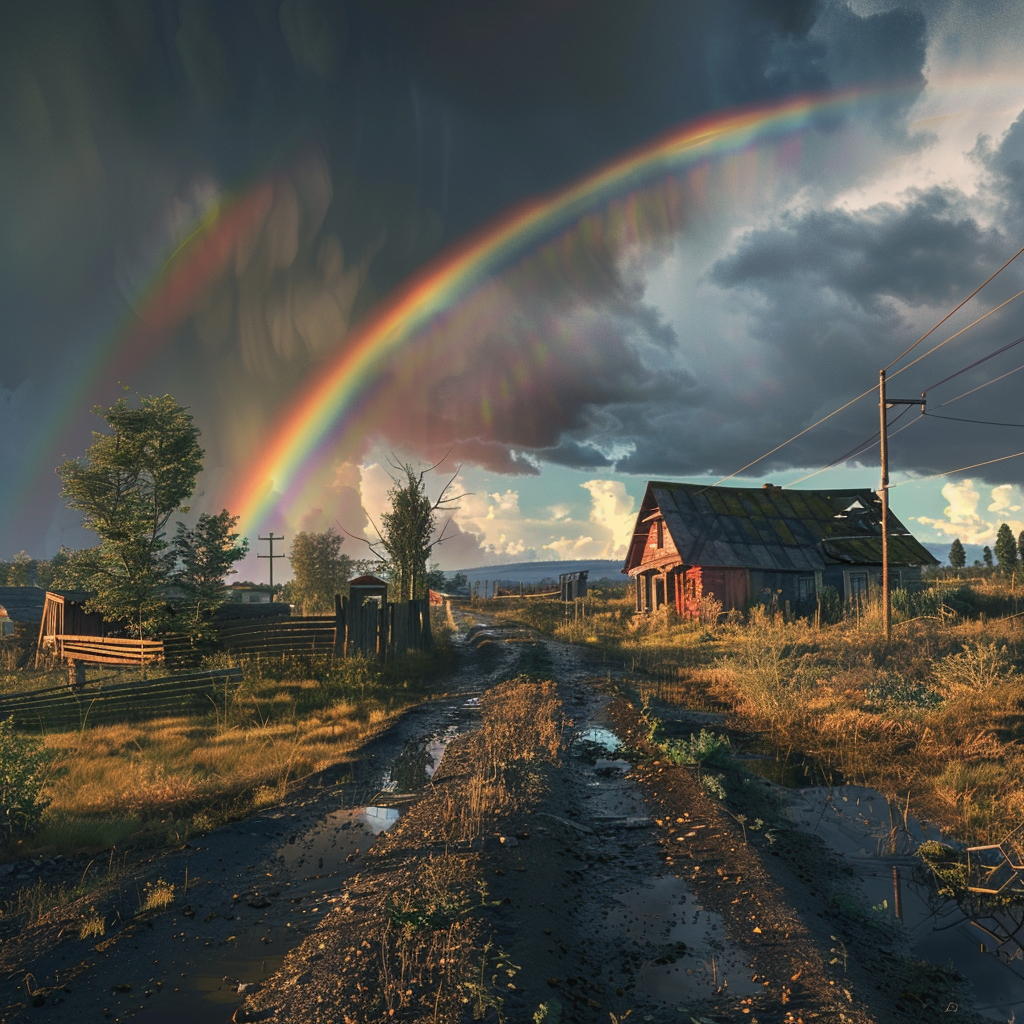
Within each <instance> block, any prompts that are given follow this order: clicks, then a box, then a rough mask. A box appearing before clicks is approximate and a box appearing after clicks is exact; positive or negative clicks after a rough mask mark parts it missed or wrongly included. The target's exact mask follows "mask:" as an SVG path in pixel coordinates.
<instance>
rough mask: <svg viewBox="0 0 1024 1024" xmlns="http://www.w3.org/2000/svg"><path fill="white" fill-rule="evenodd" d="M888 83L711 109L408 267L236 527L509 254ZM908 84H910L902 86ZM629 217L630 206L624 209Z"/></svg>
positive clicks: (255, 521) (270, 456)
mask: <svg viewBox="0 0 1024 1024" xmlns="http://www.w3.org/2000/svg"><path fill="white" fill-rule="evenodd" d="M900 91H902V90H894V89H893V87H892V86H891V85H889V86H887V87H885V88H884V89H883V88H872V89H865V88H861V89H856V90H849V91H846V92H839V93H830V94H827V95H814V96H800V97H796V98H790V99H788V100H785V101H783V102H779V103H775V104H772V105H769V106H758V107H751V108H745V109H742V110H733V111H730V112H726V113H720V114H716V115H714V116H712V117H709V118H707V119H705V120H701V121H697V122H691V123H689V124H687V125H685V126H683V127H682V128H679V129H676V130H673V131H670V132H668V133H667V134H665V135H662V136H661V137H659V138H657V139H655V140H654V141H652V142H650V143H648V144H646V145H644V146H642V147H640V148H638V149H636V150H634V151H632V152H630V153H627V154H626V155H624V156H622V157H620V158H618V159H616V160H613V161H612V162H610V163H608V164H606V165H605V166H604V167H602V168H600V169H599V170H597V171H596V172H594V173H592V174H590V175H588V176H586V177H585V178H582V179H581V180H579V181H577V182H575V183H574V184H572V185H569V186H568V187H566V188H564V189H561V190H559V191H557V192H554V193H552V194H551V195H548V196H545V197H543V198H539V199H534V200H531V201H529V202H525V203H523V204H521V205H519V206H516V207H514V208H513V209H511V210H509V211H508V212H506V213H505V214H504V215H502V216H501V217H499V218H498V219H497V220H495V221H493V222H491V223H490V224H488V225H486V226H485V227H483V228H482V229H481V230H479V231H477V232H476V233H475V234H473V235H471V236H469V237H468V238H466V239H464V240H462V241H461V242H459V243H457V244H455V245H454V246H452V247H451V248H449V249H447V250H446V251H444V252H443V253H441V254H440V255H439V256H438V257H436V258H435V259H434V260H433V261H431V262H430V263H428V264H427V265H426V266H424V267H423V268H422V269H421V270H420V271H419V272H417V273H416V274H415V275H413V276H412V277H411V278H410V279H409V280H408V281H407V282H406V283H405V284H404V285H403V286H402V287H401V288H400V289H399V290H398V291H397V292H396V293H395V294H394V295H393V297H392V298H391V299H390V301H386V302H385V303H383V304H382V305H381V306H380V307H378V309H377V310H376V311H375V312H374V313H373V314H371V315H370V316H369V317H368V319H367V320H366V321H365V322H364V323H363V324H361V325H360V326H359V327H358V328H357V329H356V331H355V332H354V333H353V334H352V335H351V336H350V337H349V338H347V339H346V340H345V343H344V348H343V349H342V350H341V351H340V352H339V353H338V354H337V355H336V356H335V357H334V358H333V361H331V362H329V363H328V364H327V365H326V366H324V365H321V366H318V367H317V369H316V371H315V373H314V374H313V380H312V381H311V382H310V383H309V384H308V385H306V386H305V387H304V389H303V390H302V391H301V392H300V394H299V395H298V397H297V398H296V399H295V400H293V401H292V402H291V403H290V405H289V407H288V408H287V410H286V411H285V413H284V414H283V416H282V417H281V418H280V419H279V420H278V422H277V423H276V424H275V426H274V427H273V429H272V430H271V431H270V432H269V438H268V440H267V441H266V442H265V443H264V447H263V450H262V453H261V455H260V457H259V458H258V459H257V460H256V462H255V463H254V464H253V465H251V466H250V467H248V469H247V471H246V474H245V476H244V477H243V478H242V479H241V480H239V481H238V482H237V483H236V484H235V486H234V487H233V488H232V490H231V491H230V492H229V494H228V495H227V501H226V502H225V504H226V507H228V508H229V509H231V510H232V511H233V512H237V513H238V514H239V515H240V528H241V530H242V531H243V532H245V531H249V532H251V531H252V530H254V529H256V528H258V527H259V526H260V523H261V522H262V521H263V520H264V519H265V517H266V516H267V514H268V513H269V512H270V511H271V510H272V509H273V508H274V506H275V505H276V503H277V502H278V501H280V499H281V498H282V497H283V496H284V494H285V493H286V492H288V491H289V490H290V489H292V488H293V487H294V486H295V485H296V483H297V481H298V480H299V479H300V478H301V476H302V474H303V472H304V471H307V472H308V468H309V466H310V465H311V464H312V463H313V461H314V460H315V459H316V456H317V454H318V452H319V451H320V449H321V448H322V447H323V446H324V445H325V444H326V443H327V442H328V441H329V440H331V439H336V440H337V439H338V438H339V437H340V441H339V442H338V444H339V447H340V450H342V451H344V450H346V449H347V448H349V447H351V446H352V442H354V441H355V440H356V438H362V437H365V435H366V432H367V431H368V428H369V418H370V412H369V405H370V402H371V399H373V398H374V397H375V395H376V393H377V391H379V390H380V387H381V386H382V383H383V381H384V380H385V376H384V374H383V371H384V368H385V364H386V362H387V360H389V358H390V357H392V356H394V355H395V354H396V353H398V352H399V351H400V350H402V348H403V346H406V345H408V344H410V343H411V342H412V340H413V339H415V338H416V337H417V336H418V335H420V334H422V333H423V332H424V331H426V330H428V329H429V328H430V327H431V326H433V325H434V324H435V323H436V322H437V321H438V320H439V319H440V318H442V316H444V315H446V314H449V313H450V311H452V310H453V309H454V308H455V307H457V306H458V305H459V304H460V303H462V302H464V301H465V300H466V299H467V298H468V297H470V296H471V295H472V294H473V293H474V292H475V291H478V290H479V289H481V287H482V286H484V285H485V284H486V283H487V282H488V281H490V280H492V279H493V278H494V277H495V275H497V274H499V273H500V272H502V271H504V270H507V269H508V268H509V267H510V266H512V265H513V264H514V263H515V261H516V260H518V259H522V258H523V257H524V255H526V254H528V253H530V252H531V251H533V250H536V249H537V248H538V247H539V246H541V245H544V244H545V243H549V242H551V241H552V240H553V239H555V238H556V237H557V236H558V235H559V233H561V232H564V231H566V230H567V229H568V228H570V227H572V226H574V225H581V227H582V229H583V230H586V224H587V220H588V218H590V217H591V216H592V215H593V214H594V212H595V211H597V210H601V209H602V208H604V207H606V206H607V205H608V204H610V203H612V202H615V201H622V199H623V197H626V202H627V205H628V201H629V197H630V196H632V195H634V194H637V193H639V192H640V191H641V190H643V189H645V188H649V187H650V186H651V184H652V182H655V181H657V180H659V179H666V178H671V177H673V176H675V175H678V174H679V173H680V172H682V171H684V170H692V169H694V168H696V167H698V166H699V165H700V164H702V163H705V162H706V161H708V160H710V159H713V158H715V157H718V156H721V155H724V154H728V153H734V152H737V151H742V150H744V149H745V148H747V147H748V146H750V145H752V144H753V143H755V142H759V141H761V140H763V139H765V138H768V137H773V136H778V135H785V134H787V133H791V132H796V131H799V130H800V129H801V128H803V127H804V126H806V125H807V124H808V122H809V121H810V119H811V118H813V117H814V116H815V115H820V114H822V113H830V112H841V111H843V110H844V109H846V108H850V107H853V106H855V105H857V104H859V103H862V102H864V101H865V100H870V99H872V98H875V97H878V96H881V95H888V96H891V95H893V93H894V92H900ZM907 91H908V93H911V94H912V93H913V92H914V91H916V87H911V86H908V87H907ZM627 215H628V214H627Z"/></svg>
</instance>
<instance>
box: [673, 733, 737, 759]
mask: <svg viewBox="0 0 1024 1024" xmlns="http://www.w3.org/2000/svg"><path fill="white" fill-rule="evenodd" d="M664 748H665V756H666V757H667V758H668V759H669V760H670V761H671V762H672V763H673V764H696V765H701V766H704V765H715V766H719V767H721V766H724V765H727V764H729V762H730V759H731V757H732V744H731V743H730V742H729V737H728V736H721V735H719V734H718V733H714V732H708V730H707V729H701V731H700V735H699V736H694V735H693V733H690V738H689V739H688V740H669V741H668V742H667V743H666V744H665V745H664Z"/></svg>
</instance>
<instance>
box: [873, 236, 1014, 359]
mask: <svg viewBox="0 0 1024 1024" xmlns="http://www.w3.org/2000/svg"><path fill="white" fill-rule="evenodd" d="M1021 253H1024V249H1020V250H1018V251H1017V252H1016V253H1014V255H1013V256H1011V257H1010V258H1009V259H1008V260H1007V261H1006V262H1005V263H1004V264H1003V265H1002V266H1001V267H1000V268H999V269H998V270H997V271H996V272H995V273H994V274H993V275H992V276H991V277H990V278H988V279H987V280H986V281H983V282H982V283H981V284H979V285H978V287H977V288H975V289H974V291H973V292H971V294H970V295H968V296H967V298H966V299H964V300H963V302H961V303H960V304H959V305H958V306H955V307H954V308H953V309H951V310H950V311H949V312H948V313H947V314H946V315H945V316H944V317H943V318H942V319H941V320H940V321H939V322H938V323H937V324H936V325H935V326H934V327H933V328H932V329H931V330H930V331H927V332H925V333H924V334H922V335H921V337H920V338H918V339H917V341H915V342H914V344H913V345H911V346H910V348H908V349H905V350H904V351H903V352H901V353H900V354H899V355H898V356H897V357H896V358H895V359H894V360H893V361H892V362H891V363H889V366H886V367H885V369H886V370H888V369H889V368H890V367H892V366H895V365H896V364H897V363H898V362H899V361H900V360H901V359H902V358H903V357H904V356H905V355H907V354H908V353H910V352H913V350H914V349H915V348H917V346H918V345H920V344H921V342H922V341H924V339H925V338H927V337H928V335H929V334H932V333H934V332H935V331H937V330H938V329H939V328H940V327H941V326H942V325H943V324H944V323H945V322H946V321H947V320H948V319H949V318H950V317H951V316H952V315H953V314H954V313H955V312H957V310H959V309H962V308H963V307H964V306H966V305H967V303H968V302H970V301H971V299H973V298H974V296H975V295H977V294H978V292H980V291H981V289H982V288H984V287H985V285H987V284H989V282H991V281H994V280H995V279H996V278H997V277H998V276H999V275H1000V274H1001V273H1002V272H1003V271H1004V270H1005V269H1006V268H1007V267H1008V266H1009V265H1010V264H1011V263H1012V262H1013V261H1014V260H1015V259H1016V258H1017V257H1018V256H1019V255H1020V254H1021ZM932 351H934V349H933V350H932ZM914 362H917V360H916V359H915V360H914ZM909 365H911V366H913V365H914V364H913V363H910V364H909ZM903 369H904V370H905V369H906V367H903ZM892 376H893V377H895V376H896V374H895V373H894V374H893V375H892Z"/></svg>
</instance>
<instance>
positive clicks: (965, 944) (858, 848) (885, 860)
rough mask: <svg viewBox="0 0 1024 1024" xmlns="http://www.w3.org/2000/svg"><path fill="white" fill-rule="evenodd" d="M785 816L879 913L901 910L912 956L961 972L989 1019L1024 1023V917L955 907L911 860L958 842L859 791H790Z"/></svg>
mask: <svg viewBox="0 0 1024 1024" xmlns="http://www.w3.org/2000/svg"><path fill="white" fill-rule="evenodd" d="M787 814H788V816H789V818H790V820H791V821H793V823H794V824H795V825H796V826H797V827H798V828H800V829H801V830H803V831H807V832H811V833H814V834H815V835H818V836H820V837H821V838H822V839H823V840H824V841H825V842H826V843H827V844H828V846H829V847H830V848H831V849H832V850H834V851H835V852H836V853H838V854H840V855H841V856H842V857H843V858H844V859H845V860H846V862H847V863H849V864H850V865H851V866H852V867H853V868H854V870H855V872H856V875H857V878H858V880H859V881H860V884H861V887H862V888H863V891H864V895H865V897H866V899H867V902H868V903H869V904H870V905H871V906H872V907H873V908H874V911H875V912H876V913H879V914H889V915H892V914H894V913H895V912H896V909H897V907H898V908H899V911H900V914H899V916H900V917H901V918H902V921H903V924H904V926H905V928H906V929H907V934H908V937H909V939H910V941H911V943H912V946H913V950H914V952H915V953H916V954H917V955H919V956H921V957H924V958H925V959H926V960H928V961H930V962H931V963H934V964H950V965H951V966H952V967H954V968H955V969H956V970H957V971H959V972H960V974H962V975H963V976H964V977H965V978H966V979H967V980H968V981H969V982H970V983H971V985H972V986H973V987H974V990H975V993H976V994H977V996H978V1003H979V1004H980V1005H979V1009H980V1010H981V1012H982V1013H984V1014H985V1016H988V1017H991V1018H992V1019H993V1020H1001V1021H1006V1020H1009V1019H1011V1018H1013V1017H1014V1015H1016V1017H1017V1018H1018V1019H1024V960H1022V959H1021V953H1020V946H1019V945H1018V944H1017V943H1016V942H1014V941H1013V939H1012V933H1013V931H1014V930H1015V929H1016V927H1019V922H1018V921H1017V920H1016V917H1015V916H1014V915H1015V914H1016V916H1017V917H1019V916H1020V909H1019V908H1018V910H1017V911H1014V910H1013V909H1012V908H1009V909H1006V908H1004V909H1002V910H999V911H997V912H994V911H993V908H992V907H991V905H983V903H982V901H980V900H976V901H974V902H971V901H969V900H962V901H961V903H960V904H959V905H958V904H957V903H956V901H954V900H951V899H944V898H940V897H938V896H937V894H936V889H935V885H934V883H933V881H932V878H931V875H930V872H928V871H927V869H925V868H924V866H923V865H922V864H921V863H920V861H919V859H918V858H917V857H916V856H915V855H914V854H915V851H916V850H917V848H918V847H919V846H920V844H921V843H922V842H924V841H925V840H934V841H937V842H941V843H944V844H945V845H947V846H951V847H956V846H958V844H957V843H956V842H955V841H954V840H951V839H949V838H948V837H946V836H943V835H942V833H941V832H940V831H939V830H938V829H937V828H936V827H935V826H933V825H930V824H928V823H927V822H922V821H918V820H917V819H915V818H914V817H913V816H912V815H905V814H904V813H902V812H901V809H900V808H898V807H896V806H894V805H892V804H891V803H890V802H889V801H888V800H887V799H886V798H885V797H884V796H882V794H880V793H878V792H877V791H875V790H872V789H867V788H865V787H862V786H836V787H825V786H818V787H809V788H803V789H799V790H795V791H792V792H791V793H790V794H789V802H788V806H787ZM993 954H996V955H993Z"/></svg>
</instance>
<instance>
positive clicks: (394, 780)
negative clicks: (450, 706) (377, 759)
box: [381, 698, 479, 793]
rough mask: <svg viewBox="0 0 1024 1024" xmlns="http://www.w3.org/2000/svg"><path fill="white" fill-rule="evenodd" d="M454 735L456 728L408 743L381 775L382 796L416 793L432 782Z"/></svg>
mask: <svg viewBox="0 0 1024 1024" xmlns="http://www.w3.org/2000/svg"><path fill="white" fill-rule="evenodd" d="M478 699H479V698H477V700H478ZM464 706H465V705H464ZM458 735H459V730H458V727H457V726H454V725H452V726H449V727H448V728H447V729H446V730H445V731H444V732H442V733H435V734H434V735H432V736H426V737H423V738H422V739H418V740H410V741H409V742H408V743H407V744H406V745H405V748H404V749H403V750H402V752H401V754H399V755H398V757H396V758H395V761H394V763H393V764H392V765H391V767H390V768H389V769H388V770H387V771H386V772H385V773H384V777H383V779H382V780H381V790H382V791H383V792H385V793H416V792H418V791H419V790H421V789H422V788H423V787H424V786H425V785H426V784H427V783H428V782H429V781H430V780H431V778H433V775H434V772H435V771H437V766H438V765H439V764H440V763H441V757H442V756H443V755H444V752H445V749H446V747H447V746H448V744H449V743H451V741H452V740H453V739H455V737H456V736H458Z"/></svg>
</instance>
